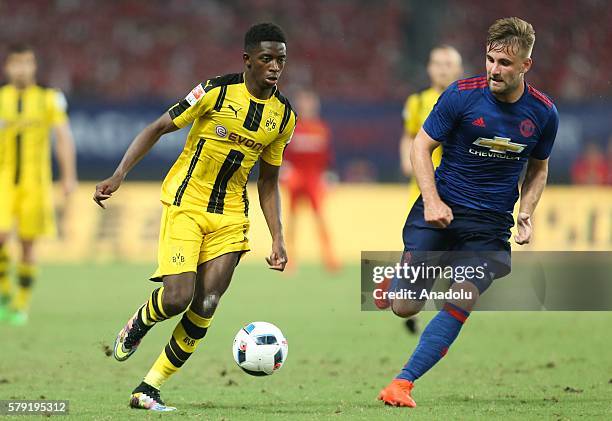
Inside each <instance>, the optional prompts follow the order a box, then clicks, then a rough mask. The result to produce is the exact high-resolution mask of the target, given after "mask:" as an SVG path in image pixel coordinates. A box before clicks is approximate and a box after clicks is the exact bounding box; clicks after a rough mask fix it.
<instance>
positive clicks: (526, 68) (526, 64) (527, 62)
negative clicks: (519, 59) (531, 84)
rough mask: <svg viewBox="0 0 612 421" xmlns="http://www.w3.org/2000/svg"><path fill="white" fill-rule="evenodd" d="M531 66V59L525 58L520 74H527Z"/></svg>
mask: <svg viewBox="0 0 612 421" xmlns="http://www.w3.org/2000/svg"><path fill="white" fill-rule="evenodd" d="M532 64H533V60H531V57H527V58H526V59H525V60H523V71H522V73H527V72H528V71H529V69H531V65H532Z"/></svg>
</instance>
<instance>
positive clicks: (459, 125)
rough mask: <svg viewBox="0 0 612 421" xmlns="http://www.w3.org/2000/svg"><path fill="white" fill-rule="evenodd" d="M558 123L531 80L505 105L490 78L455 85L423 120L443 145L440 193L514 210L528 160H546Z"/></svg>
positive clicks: (460, 202) (478, 205) (459, 200)
mask: <svg viewBox="0 0 612 421" xmlns="http://www.w3.org/2000/svg"><path fill="white" fill-rule="evenodd" d="M558 126H559V114H558V112H557V108H556V107H555V105H554V104H553V102H552V101H551V100H550V99H549V98H548V97H547V96H546V95H544V94H543V93H541V92H540V91H538V90H536V89H535V88H533V87H532V86H530V85H528V84H525V92H524V93H523V95H522V96H521V98H520V99H519V100H518V101H516V102H514V103H505V102H501V101H498V100H497V99H496V98H495V96H494V95H493V94H492V93H491V91H490V90H489V87H488V85H487V80H486V76H478V77H473V78H470V79H463V80H459V81H457V82H455V83H453V84H452V85H450V86H449V87H448V89H446V91H445V92H444V93H443V94H442V95H441V96H440V99H439V100H438V102H437V103H436V105H435V107H434V109H433V111H432V112H431V113H430V114H429V117H428V118H427V120H426V121H425V123H424V124H423V129H424V130H425V132H426V133H427V134H428V135H429V136H430V137H431V138H433V139H435V140H437V141H438V142H442V144H443V155H442V163H441V164H440V166H439V167H438V168H437V170H436V186H437V189H438V193H439V195H440V197H441V198H442V200H444V201H445V202H448V203H453V204H457V205H463V206H467V207H470V208H474V209H484V210H493V211H499V212H512V210H513V208H514V204H515V203H516V200H517V199H518V196H519V193H518V182H519V177H520V175H521V171H522V170H523V167H524V166H525V163H526V162H527V161H528V159H529V158H535V159H540V160H544V159H547V158H548V156H549V155H550V151H551V149H552V146H553V143H554V140H555V136H556V134H557V128H558Z"/></svg>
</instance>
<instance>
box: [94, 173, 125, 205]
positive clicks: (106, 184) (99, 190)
mask: <svg viewBox="0 0 612 421" xmlns="http://www.w3.org/2000/svg"><path fill="white" fill-rule="evenodd" d="M120 185H121V178H120V177H116V176H114V175H113V176H112V177H110V178H107V179H106V180H104V181H102V182H100V183H99V184H98V185H96V191H95V192H94V195H93V200H94V202H96V203H97V204H98V205H99V206H100V207H101V208H103V209H106V206H104V203H102V201H103V200H106V199H108V198H109V197H111V196H112V195H113V193H114V192H116V191H117V189H119V186H120Z"/></svg>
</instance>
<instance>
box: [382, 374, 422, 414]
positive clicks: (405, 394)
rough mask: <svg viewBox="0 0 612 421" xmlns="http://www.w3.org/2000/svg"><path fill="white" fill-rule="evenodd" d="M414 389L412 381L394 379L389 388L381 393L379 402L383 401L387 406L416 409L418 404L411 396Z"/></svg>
mask: <svg viewBox="0 0 612 421" xmlns="http://www.w3.org/2000/svg"><path fill="white" fill-rule="evenodd" d="M413 387H414V383H412V382H411V381H410V380H404V379H393V381H392V382H391V383H390V384H389V386H387V387H385V388H384V389H383V390H381V391H380V393H379V394H378V400H380V401H383V402H384V403H385V405H391V406H407V407H410V408H416V402H415V401H414V399H412V396H411V395H410V392H412V388H413Z"/></svg>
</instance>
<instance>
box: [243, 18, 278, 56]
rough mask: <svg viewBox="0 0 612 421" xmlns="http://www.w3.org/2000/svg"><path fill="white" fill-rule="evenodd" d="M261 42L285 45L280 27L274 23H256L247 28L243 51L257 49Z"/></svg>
mask: <svg viewBox="0 0 612 421" xmlns="http://www.w3.org/2000/svg"><path fill="white" fill-rule="evenodd" d="M263 41H273V42H283V43H285V44H286V43H287V40H286V38H285V33H284V32H283V30H282V29H281V27H280V26H278V25H276V24H274V23H258V24H257V25H253V26H251V27H250V28H249V30H248V31H247V33H246V34H245V35H244V51H250V50H252V49H253V48H256V47H259V43H260V42H263Z"/></svg>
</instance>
